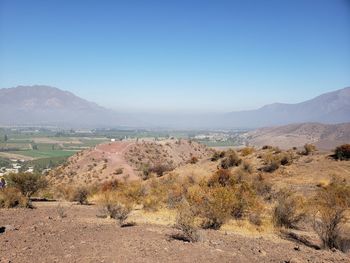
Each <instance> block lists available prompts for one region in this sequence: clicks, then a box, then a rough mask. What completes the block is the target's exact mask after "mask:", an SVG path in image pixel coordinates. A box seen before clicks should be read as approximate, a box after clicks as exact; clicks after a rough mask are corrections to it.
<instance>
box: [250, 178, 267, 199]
mask: <svg viewBox="0 0 350 263" xmlns="http://www.w3.org/2000/svg"><path fill="white" fill-rule="evenodd" d="M252 187H253V189H254V191H255V193H256V194H258V195H260V196H262V197H263V198H264V199H265V200H270V199H271V190H272V186H271V184H270V183H268V182H266V180H265V179H264V177H263V176H262V175H261V174H259V175H257V176H256V177H254V178H253V181H252Z"/></svg>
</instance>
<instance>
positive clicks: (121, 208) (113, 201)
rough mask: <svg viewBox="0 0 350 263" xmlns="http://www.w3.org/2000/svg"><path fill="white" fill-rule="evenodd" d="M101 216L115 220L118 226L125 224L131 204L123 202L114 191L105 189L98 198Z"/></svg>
mask: <svg viewBox="0 0 350 263" xmlns="http://www.w3.org/2000/svg"><path fill="white" fill-rule="evenodd" d="M98 204H99V206H100V207H101V212H102V216H104V217H108V218H113V219H115V220H117V222H118V224H119V225H120V226H125V221H126V219H127V218H128V216H129V214H130V212H131V206H130V205H125V204H123V203H122V202H121V201H120V200H119V198H118V196H117V194H116V193H115V192H111V191H106V192H104V193H103V194H102V196H101V197H100V198H99V200H98Z"/></svg>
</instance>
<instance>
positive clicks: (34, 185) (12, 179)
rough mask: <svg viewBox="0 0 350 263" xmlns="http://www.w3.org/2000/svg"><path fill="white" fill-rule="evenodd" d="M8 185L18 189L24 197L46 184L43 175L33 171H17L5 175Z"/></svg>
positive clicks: (29, 195) (28, 196)
mask: <svg viewBox="0 0 350 263" xmlns="http://www.w3.org/2000/svg"><path fill="white" fill-rule="evenodd" d="M6 181H7V184H8V186H11V187H14V188H16V189H18V190H19V191H20V192H21V193H22V194H23V195H24V196H25V197H26V198H30V197H31V196H32V195H33V194H34V193H36V192H37V191H38V190H40V189H44V188H45V187H46V186H47V181H46V179H45V177H44V176H42V175H40V174H33V173H17V174H14V173H12V174H9V175H7V176H6Z"/></svg>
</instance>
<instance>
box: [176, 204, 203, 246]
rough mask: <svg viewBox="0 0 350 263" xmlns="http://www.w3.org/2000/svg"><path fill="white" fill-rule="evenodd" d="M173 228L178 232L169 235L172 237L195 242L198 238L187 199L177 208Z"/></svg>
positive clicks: (193, 215) (193, 216) (193, 217)
mask: <svg viewBox="0 0 350 263" xmlns="http://www.w3.org/2000/svg"><path fill="white" fill-rule="evenodd" d="M175 228H176V229H178V230H179V231H180V232H179V233H175V234H172V235H171V237H172V238H174V239H177V240H182V241H186V242H197V241H198V240H199V238H200V235H199V232H198V229H197V227H196V225H195V213H194V212H193V210H192V209H191V207H190V205H189V203H188V202H187V201H184V202H183V203H182V204H181V205H180V206H179V207H178V208H177V216H176V224H175Z"/></svg>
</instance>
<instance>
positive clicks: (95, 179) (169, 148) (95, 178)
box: [50, 139, 212, 185]
mask: <svg viewBox="0 0 350 263" xmlns="http://www.w3.org/2000/svg"><path fill="white" fill-rule="evenodd" d="M211 152H212V151H211V150H210V149H209V148H207V147H205V146H204V145H202V144H199V143H196V142H191V141H187V140H176V139H174V140H165V141H117V142H110V143H105V144H100V145H97V146H96V147H94V148H91V149H87V150H84V151H81V152H79V153H77V154H75V155H74V156H72V157H70V158H69V159H68V161H67V162H66V163H65V164H64V165H62V166H60V167H58V168H57V169H55V170H54V171H52V172H51V174H50V178H51V179H52V180H53V182H54V183H75V184H82V185H85V184H99V183H102V182H103V181H108V180H113V179H119V180H137V179H140V178H141V176H142V175H143V174H144V172H145V170H147V169H149V170H150V171H151V170H152V169H154V170H155V171H157V170H156V169H160V170H162V169H163V170H164V171H168V170H173V169H175V168H176V167H178V166H181V165H183V164H185V163H186V162H189V161H190V159H191V158H192V157H194V158H197V159H202V158H208V157H209V156H210V154H211ZM146 172H147V171H146Z"/></svg>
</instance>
